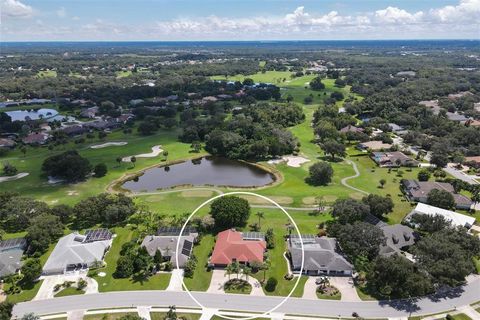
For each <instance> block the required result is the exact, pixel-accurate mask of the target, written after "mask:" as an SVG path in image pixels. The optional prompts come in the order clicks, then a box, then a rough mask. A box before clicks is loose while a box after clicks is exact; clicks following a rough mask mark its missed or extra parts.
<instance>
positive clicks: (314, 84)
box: [309, 77, 325, 91]
mask: <svg viewBox="0 0 480 320" xmlns="http://www.w3.org/2000/svg"><path fill="white" fill-rule="evenodd" d="M309 85H310V89H312V90H315V91H320V90H323V89H325V84H323V82H322V78H320V77H315V78H313V79H312V81H310V84H309Z"/></svg>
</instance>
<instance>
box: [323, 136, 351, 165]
mask: <svg viewBox="0 0 480 320" xmlns="http://www.w3.org/2000/svg"><path fill="white" fill-rule="evenodd" d="M322 149H323V151H324V152H325V153H326V154H330V155H331V156H332V161H335V155H337V156H339V157H345V156H346V152H345V145H344V144H343V143H340V142H337V141H335V140H327V141H326V142H325V143H323V144H322Z"/></svg>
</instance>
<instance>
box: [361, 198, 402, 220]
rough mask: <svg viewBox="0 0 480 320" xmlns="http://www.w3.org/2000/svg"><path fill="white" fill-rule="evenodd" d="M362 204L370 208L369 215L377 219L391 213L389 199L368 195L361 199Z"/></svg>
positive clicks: (391, 205)
mask: <svg viewBox="0 0 480 320" xmlns="http://www.w3.org/2000/svg"><path fill="white" fill-rule="evenodd" d="M362 202H363V203H365V204H367V205H368V206H369V207H370V213H371V214H373V215H374V216H376V217H378V218H382V217H383V216H384V215H386V214H388V213H390V212H392V211H393V206H394V204H393V201H392V199H391V198H390V197H382V196H379V195H376V194H369V195H368V196H366V197H363V199H362Z"/></svg>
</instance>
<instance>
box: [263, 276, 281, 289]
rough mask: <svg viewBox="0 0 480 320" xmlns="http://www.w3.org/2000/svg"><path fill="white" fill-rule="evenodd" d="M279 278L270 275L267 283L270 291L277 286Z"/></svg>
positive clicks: (266, 285)
mask: <svg viewBox="0 0 480 320" xmlns="http://www.w3.org/2000/svg"><path fill="white" fill-rule="evenodd" d="M277 284H278V280H277V279H276V278H274V277H270V278H268V280H267V283H266V284H265V290H267V291H268V292H273V291H275V289H276V288H277Z"/></svg>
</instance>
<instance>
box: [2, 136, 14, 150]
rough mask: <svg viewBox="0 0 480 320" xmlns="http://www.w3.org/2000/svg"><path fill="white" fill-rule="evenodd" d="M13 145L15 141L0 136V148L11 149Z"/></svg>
mask: <svg viewBox="0 0 480 320" xmlns="http://www.w3.org/2000/svg"><path fill="white" fill-rule="evenodd" d="M13 147H15V141H13V140H12V139H8V138H0V148H4V149H11V148H13Z"/></svg>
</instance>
